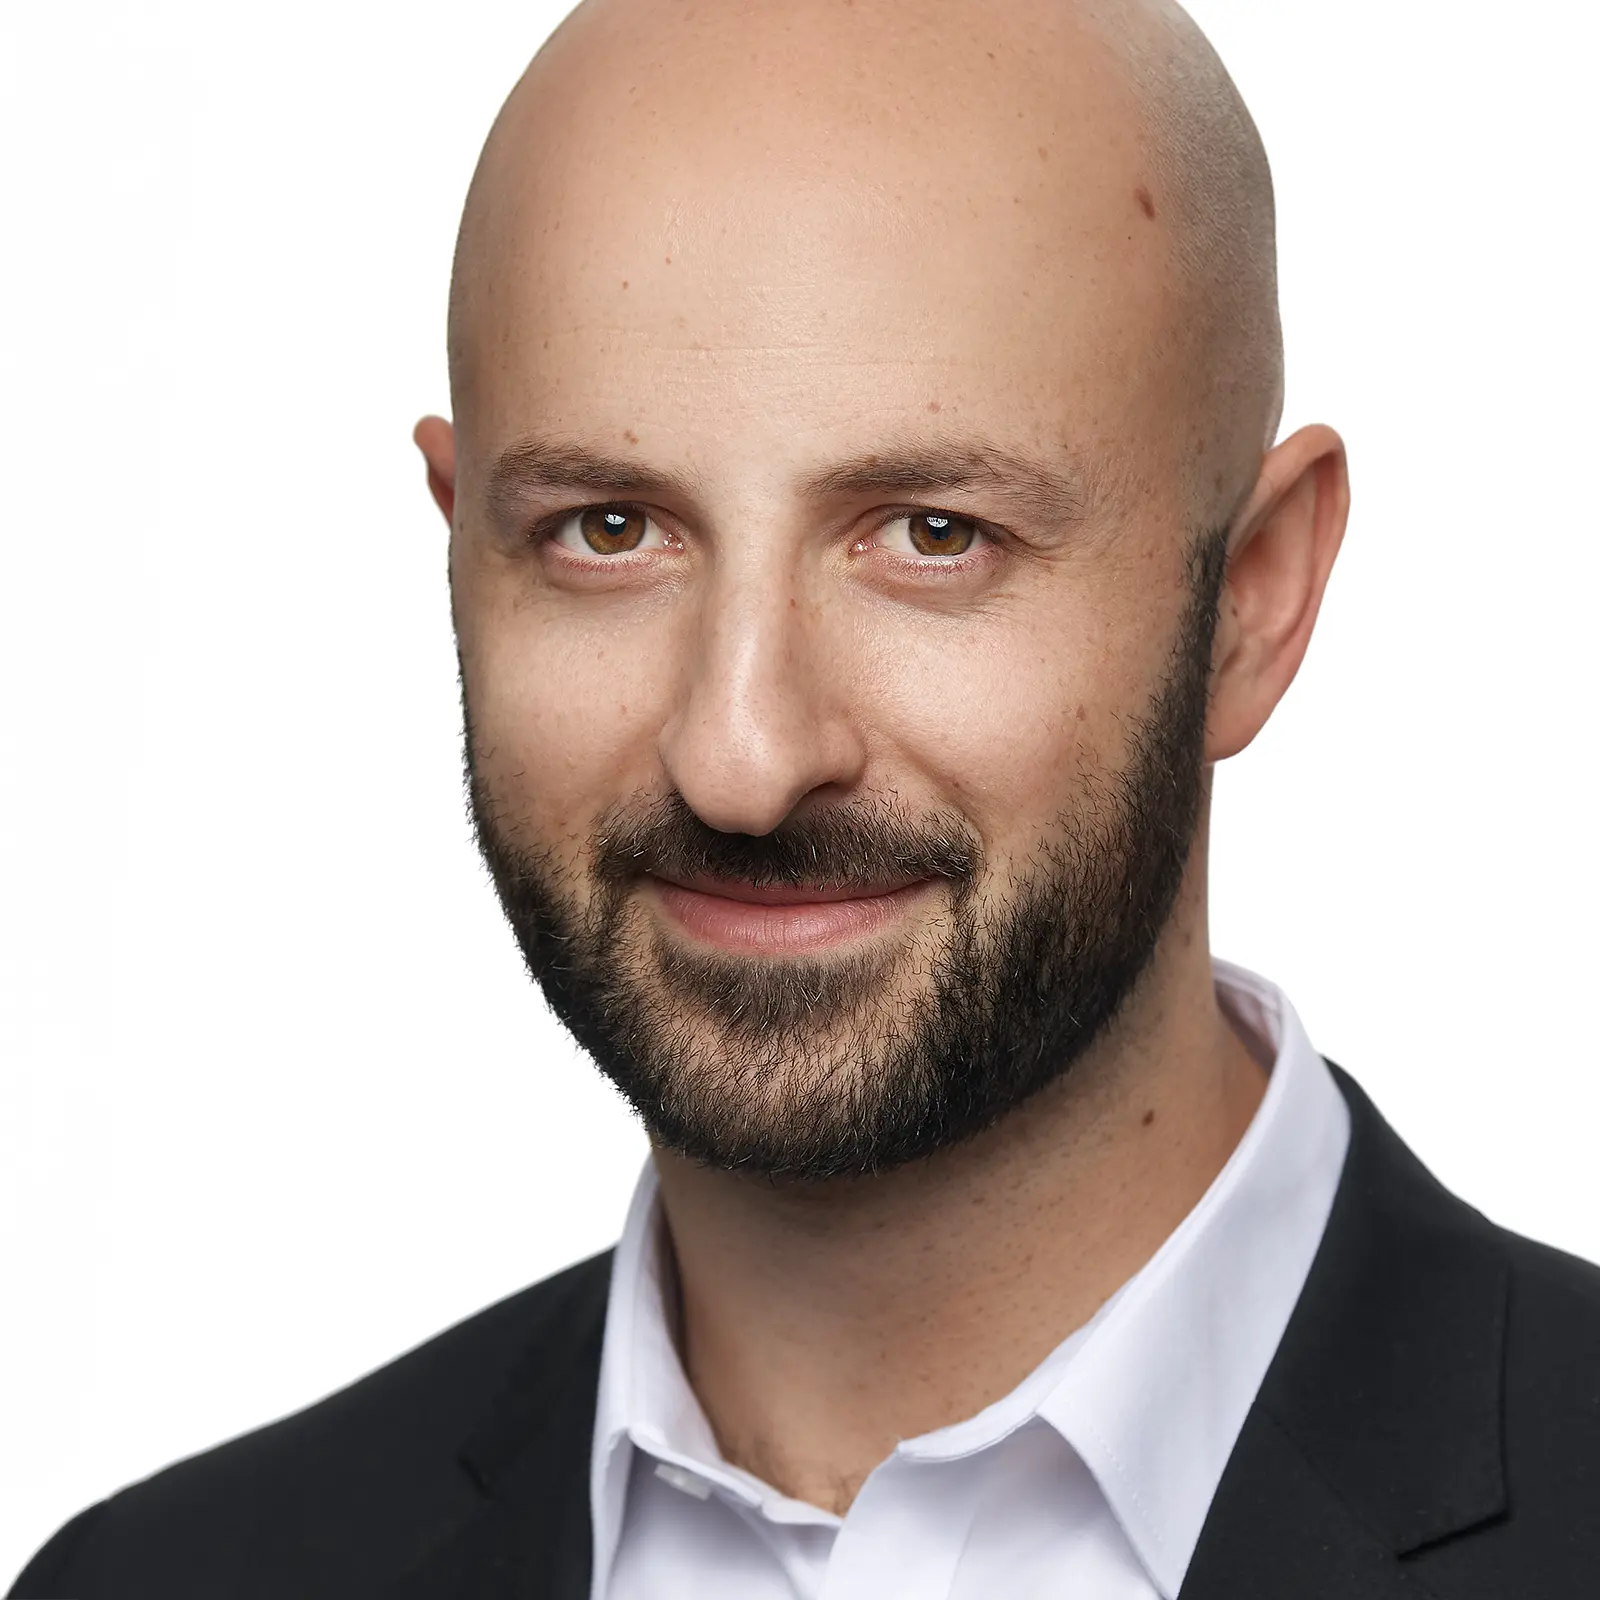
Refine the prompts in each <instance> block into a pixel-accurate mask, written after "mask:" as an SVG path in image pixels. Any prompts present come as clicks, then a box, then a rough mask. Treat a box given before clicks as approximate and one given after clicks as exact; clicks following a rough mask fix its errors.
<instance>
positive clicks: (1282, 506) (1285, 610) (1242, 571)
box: [1205, 425, 1350, 762]
mask: <svg viewBox="0 0 1600 1600" xmlns="http://www.w3.org/2000/svg"><path fill="white" fill-rule="evenodd" d="M1349 515H1350V475H1349V469H1348V466H1347V464H1346V461H1345V450H1344V441H1343V440H1342V439H1341V438H1340V437H1339V435H1338V434H1337V433H1335V432H1334V431H1333V429H1332V428H1326V427H1322V426H1321V425H1317V426H1314V427H1309V428H1302V429H1301V430H1300V431H1299V432H1298V433H1296V434H1292V435H1291V436H1290V437H1289V438H1287V439H1285V440H1284V441H1283V443H1282V444H1279V445H1277V446H1276V447H1275V448H1273V449H1272V450H1271V451H1269V452H1268V454H1267V456H1266V459H1265V460H1264V461H1263V462H1262V463H1261V475H1260V477H1259V479H1258V480H1257V482H1256V486H1255V489H1254V490H1253V491H1252V492H1251V495H1250V499H1249V500H1248V501H1247V502H1246V504H1245V507H1244V510H1243V511H1242V512H1240V514H1239V516H1238V518H1236V519H1235V522H1234V527H1233V532H1232V535H1231V536H1230V538H1229V541H1228V544H1229V551H1228V574H1227V579H1226V581H1225V583H1224V585H1223V591H1222V597H1221V604H1220V608H1219V611H1218V616H1217V633H1216V643H1215V646H1214V647H1213V651H1212V679H1211V704H1210V709H1209V711H1208V712H1207V716H1206V755H1205V759H1206V760H1207V761H1208V762H1211V761H1222V760H1225V759H1226V758H1227V757H1228V756H1231V755H1236V754H1237V753H1238V752H1239V751H1241V750H1243V749H1244V747H1245V746H1246V745H1247V744H1249V743H1250V741H1251V740H1252V739H1253V738H1255V736H1256V735H1257V734H1258V733H1259V732H1260V731H1261V729H1262V728H1263V727H1264V726H1265V725H1266V721H1267V718H1268V717H1269V716H1271V714H1272V710H1273V707H1274V706H1276V705H1277V703H1278V701H1279V700H1280V699H1281V698H1282V697H1283V692H1284V690H1286V689H1287V688H1288V687H1289V685H1290V683H1292V682H1293V681H1294V675H1295V673H1296V672H1298V671H1299V670H1300V663H1301V661H1302V660H1304V659H1305V653H1306V646H1307V645H1308V644H1309V643H1310V642H1311V629H1312V627H1313V626H1314V625H1315V623H1316V620H1317V609H1318V607H1319V606H1321V604H1322V592H1323V590H1324V589H1325V588H1326V587H1327V583H1328V574H1329V573H1330V572H1331V571H1332V570H1333V558H1334V557H1335V556H1336V555H1338V553H1339V544H1340V541H1341V540H1342V539H1343V538H1344V529H1345V523H1346V521H1347V520H1348V518H1349Z"/></svg>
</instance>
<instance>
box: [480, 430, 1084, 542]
mask: <svg viewBox="0 0 1600 1600" xmlns="http://www.w3.org/2000/svg"><path fill="white" fill-rule="evenodd" d="M700 488H701V480H700V479H699V478H698V476H697V475H695V474H693V473H686V472H677V471H667V470H663V469H661V468H657V467H649V466H645V465H644V464H643V463H641V462H638V461H635V460H631V459H629V458H628V457H626V456H616V455H608V454H606V453H605V452H603V451H599V450H593V449H590V448H589V447H588V446H586V445H581V444H575V443H568V442H563V441H560V440H553V439H546V438H540V437H532V438H527V439H523V440H521V441H519V442H518V443H516V444H513V445H511V446H509V447H508V448H507V449H506V450H504V451H502V452H501V454H500V455H499V456H498V457H497V458H496V460H495V462H494V465H493V466H492V467H491V468H490V469H489V477H488V486H487V491H486V492H487V498H488V502H489V508H490V510H491V512H493V513H494V514H495V515H497V516H498V517H500V518H501V519H502V520H508V521H509V520H514V519H515V517H516V514H517V510H518V502H519V498H520V496H522V495H524V494H527V493H529V492H531V491H536V490H541V489H543V490H549V489H567V490H577V491H581V492H583V493H586V494H593V495H595V496H597V497H598V498H600V499H607V498H613V499H622V498H628V497H633V496H661V495H667V496H672V497H675V498H678V499H682V500H691V499H694V498H696V497H697V493H698V491H699V490H700ZM973 489H980V490H983V491H985V492H987V493H988V494H990V495H991V496H993V497H994V498H996V499H997V500H1000V501H1003V502H1007V503H1009V504H1011V505H1012V506H1014V507H1015V508H1016V509H1017V510H1018V511H1019V512H1021V513H1022V515H1023V516H1024V517H1025V518H1027V519H1028V520H1030V521H1033V522H1035V523H1039V524H1044V525H1047V526H1054V525H1057V524H1061V523H1073V522H1079V521H1081V520H1082V519H1083V517H1084V515H1085V510H1086V505H1087V494H1086V490H1085V480H1084V475H1083V474H1081V473H1080V472H1077V471H1074V470H1072V469H1071V468H1069V467H1056V466H1053V465H1051V464H1049V463H1047V462H1045V461H1041V460H1037V459H1035V458H1033V457H1030V456H1024V455H1019V454H1018V453H1016V452H1014V451H1011V450H1005V449H1002V448H1000V447H998V446H996V445H993V444H988V443H984V442H974V441H972V440H970V439H963V440H962V441H960V442H959V443H955V442H953V443H951V444H950V445H941V444H939V443H937V442H934V443H916V444H907V445H903V446H887V447H885V448H883V449H879V450H873V451H868V452H865V453H863V454H861V455H859V456H855V457H851V458H849V459H847V460H844V461H840V462H837V463H835V464H834V465H833V466H830V467H826V468H823V469H822V470H820V471H818V472H815V473H812V474H810V475H809V476H808V477H806V478H805V479H804V480H803V481H802V482H801V484H800V493H801V495H802V496H803V497H804V498H805V499H807V500H811V501H821V500H830V499H842V498H847V497H854V496H861V495H868V494H888V495H894V496H896V497H906V498H910V497H913V496H927V495H938V494H943V493H951V492H957V491H963V490H973Z"/></svg>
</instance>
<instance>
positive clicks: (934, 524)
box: [906, 511, 977, 556]
mask: <svg viewBox="0 0 1600 1600" xmlns="http://www.w3.org/2000/svg"><path fill="white" fill-rule="evenodd" d="M906 521H907V523H908V524H909V532H910V536H911V544H912V548H913V549H915V550H916V551H917V552H918V553H919V554H920V555H925V556H960V555H965V554H966V553H967V551H968V550H969V549H971V548H972V541H973V539H974V537H976V534H977V529H976V528H974V527H973V525H972V524H971V523H970V522H968V521H967V519H966V518H965V517H953V516H951V515H950V514H949V513H948V512H945V511H918V512H914V513H913V514H912V515H911V516H909V517H908V518H907V519H906Z"/></svg>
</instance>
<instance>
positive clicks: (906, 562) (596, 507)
mask: <svg viewBox="0 0 1600 1600" xmlns="http://www.w3.org/2000/svg"><path fill="white" fill-rule="evenodd" d="M586 511H622V512H633V513H637V514H638V515H640V516H643V517H644V518H646V520H647V521H650V522H653V523H654V524H655V526H656V527H657V528H658V529H660V531H661V532H662V534H663V536H664V538H665V540H666V543H667V548H669V549H671V548H678V549H681V548H682V544H683V541H682V540H681V538H679V537H678V536H677V535H675V534H673V533H672V532H671V531H670V530H668V529H666V528H663V527H662V526H661V522H660V520H659V518H657V517H656V516H655V515H654V513H652V512H651V510H650V508H649V507H648V506H643V505H639V504H637V503H636V502H633V501H624V500H604V501H594V502H591V503H589V504H585V505H580V506H569V507H568V508H567V509H566V510H564V511H558V512H556V513H554V514H553V515H551V516H548V517H545V518H543V519H542V520H541V521H539V522H537V523H535V524H534V526H533V527H532V528H531V529H530V530H529V532H528V542H529V544H533V545H549V546H551V547H552V548H554V549H557V550H560V547H559V546H558V545H556V542H555V541H556V536H557V535H558V534H559V533H560V532H561V530H562V529H563V528H564V527H565V526H566V525H567V524H568V523H569V522H571V521H572V519H573V518H574V517H580V516H582V515H583V513H584V512H586ZM917 516H927V517H949V518H951V519H953V520H954V521H956V522H962V523H966V524H967V525H969V526H970V527H971V528H972V529H973V531H974V532H975V533H976V534H977V536H978V541H979V542H978V543H977V544H975V546H974V547H973V548H971V549H969V550H964V551H962V552H961V554H960V555H955V556H945V557H939V556H924V557H922V558H920V559H918V558H916V557H912V556H904V555H900V554H898V553H896V552H890V551H885V552H884V553H885V554H886V555H889V556H890V558H891V559H892V560H893V561H894V562H895V563H896V564H897V565H898V566H900V567H901V568H902V569H904V568H910V569H911V570H912V571H913V572H916V573H919V574H927V575H930V576H931V575H933V574H936V573H937V574H941V575H943V574H956V573H962V572H967V571H970V570H971V568H973V567H974V566H977V565H979V564H980V563H981V562H983V561H984V560H986V559H989V558H990V557H991V556H992V553H993V552H994V551H995V550H996V549H997V547H998V545H999V542H1000V540H999V531H998V530H997V529H996V528H994V527H993V526H992V525H991V524H990V523H987V522H984V521H983V520H982V519H981V518H978V517H971V516H967V515H965V514H964V513H962V512H959V511H947V510H944V509H943V508H942V507H939V506H897V507H895V508H894V509H893V510H891V511H890V512H889V513H888V514H887V515H886V516H884V517H883V518H882V520H881V521H879V522H878V524H877V526H876V527H875V528H874V529H873V531H872V533H870V534H867V535H865V536H864V537H862V538H860V539H856V540H854V541H853V542H852V543H851V546H850V548H851V551H852V553H856V552H859V553H861V554H867V553H869V552H871V551H873V550H883V547H882V546H881V545H875V544H873V543H872V542H871V541H872V540H873V539H874V538H876V537H877V536H878V535H879V534H881V533H882V532H883V530H884V529H885V528H887V527H890V526H892V525H893V524H894V523H896V522H898V521H899V520H900V519H901V518H903V517H917ZM659 553H660V551H659V549H656V550H629V551H622V552H619V553H618V554H616V555H611V556H605V555H600V554H599V553H598V552H597V553H595V554H593V555H588V556H581V555H577V554H575V553H572V552H569V551H564V550H561V551H560V557H559V558H560V559H563V560H566V561H569V562H571V563H572V564H573V565H574V566H579V567H590V568H599V567H618V566H630V565H632V564H633V562H634V561H635V560H638V559H642V558H643V557H646V556H652V555H657V554H659Z"/></svg>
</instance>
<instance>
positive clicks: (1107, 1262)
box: [656, 852, 1265, 1512]
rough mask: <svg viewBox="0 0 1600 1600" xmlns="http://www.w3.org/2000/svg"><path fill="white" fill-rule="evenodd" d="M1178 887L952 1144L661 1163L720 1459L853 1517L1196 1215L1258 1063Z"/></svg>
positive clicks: (1260, 1081) (1243, 1113)
mask: <svg viewBox="0 0 1600 1600" xmlns="http://www.w3.org/2000/svg"><path fill="white" fill-rule="evenodd" d="M1198 853H1199V852H1197V854H1198ZM1186 888H1188V889H1189V890H1190V892H1189V893H1188V894H1185V895H1183V896H1181V897H1180V905H1179V907H1178V908H1176V910H1175V913H1174V917H1173V919H1172V921H1171V923H1169V925H1168V928H1167V933H1166V935H1165V936H1164V937H1163V940H1162V943H1161V946H1160V947H1159V948H1158V951H1157V953H1156V957H1155V959H1154V961H1153V962H1152V964H1151V967H1150V968H1149V969H1148V970H1147V972H1146V974H1145V976H1144V978H1143V979H1142V980H1141V982H1140V985H1139V987H1138V990H1137V993H1136V995H1135V996H1133V997H1130V998H1131V1000H1132V1002H1133V1003H1131V1004H1130V1005H1129V1006H1127V1007H1125V1008H1124V1011H1123V1012H1122V1013H1121V1014H1120V1015H1119V1018H1118V1020H1117V1022H1116V1023H1115V1024H1114V1026H1113V1027H1112V1028H1111V1029H1108V1030H1107V1033H1106V1035H1105V1036H1104V1037H1103V1038H1102V1039H1100V1040H1098V1041H1096V1044H1095V1045H1094V1046H1093V1047H1092V1048H1091V1049H1090V1050H1089V1051H1088V1052H1086V1053H1085V1055H1084V1056H1083V1057H1082V1058H1081V1059H1080V1060H1079V1061H1078V1062H1077V1063H1075V1064H1074V1066H1073V1068H1072V1069H1071V1071H1070V1072H1069V1073H1068V1074H1067V1075H1066V1076H1065V1077H1064V1078H1063V1079H1062V1081H1061V1082H1059V1083H1057V1084H1055V1085H1053V1086H1052V1087H1051V1088H1049V1089H1047V1090H1046V1091H1044V1092H1043V1093H1041V1094H1039V1095H1037V1096H1036V1097H1035V1098H1034V1099H1033V1100H1031V1101H1029V1102H1028V1103H1027V1104H1026V1105H1024V1106H1022V1107H1021V1108H1019V1109H1018V1110H1017V1111H1015V1112H1013V1113H1012V1114H1010V1115H1009V1116H1008V1117H1007V1118H1005V1119H1004V1121H1003V1122H1002V1123H1001V1124H999V1125H998V1126H997V1127H995V1128H993V1129H991V1130H989V1131H988V1132H987V1133H985V1134H983V1135H981V1136H979V1137H978V1138H976V1139H973V1140H970V1141H968V1142H967V1143H965V1144H963V1145H961V1146H959V1147H958V1148H956V1149H952V1150H948V1151H943V1152H940V1153H939V1154H938V1155H937V1156H935V1157H932V1158H930V1159H928V1160H926V1161H922V1162H917V1163H912V1164H910V1165H908V1166H906V1167H904V1168H901V1169H898V1170H896V1171H894V1172H891V1173H887V1174H884V1175H881V1176H877V1177H873V1178H867V1179H852V1180H841V1181H835V1182H830V1183H826V1184H813V1185H804V1186H802V1185H792V1186H781V1185H774V1184H770V1183H766V1182H764V1181H762V1180H759V1179H752V1178H749V1177H745V1176H740V1175H737V1174H732V1173H727V1172H716V1171H710V1170H707V1169H705V1168H702V1167H697V1166H694V1165H692V1164H690V1163H688V1162H685V1161H683V1160H681V1159H679V1158H677V1157H674V1156H672V1155H670V1154H668V1153H666V1152H662V1151H658V1152H657V1154H656V1165H657V1170H658V1173H659V1176H660V1182H661V1199H662V1205H663V1208H664V1211H665V1215H666V1219H667V1225H668V1233H669V1235H670V1239H671V1243H672V1250H673V1255H674V1258H675V1261H676V1266H677V1276H678V1284H679V1293H680V1316H681V1321H680V1327H679V1331H680V1338H681V1353H682V1355H683V1359H684V1366H685V1369H686V1371H687V1374H688V1377H689V1382H690V1384H691V1385H692V1387H693V1388H694V1391H695V1393H696V1395H697V1396H698V1397H699V1399H700V1403H701V1405H702V1406H703V1407H704V1409H705V1412H706V1416H707V1418H708V1420H709V1421H710V1423H711V1426H712V1429H713V1431H714V1432H715V1434H716V1437H717V1440H718V1443H719V1444H720V1445H721V1447H722V1450H723V1453H724V1454H725V1455H726V1457H727V1458H728V1459H729V1460H730V1461H732V1462H734V1463H735V1464H737V1465H739V1466H742V1467H744V1468H745V1469H746V1470H748V1471H750V1472H753V1473H755V1474H756V1475H757V1476H758V1477H760V1478H762V1479H763V1480H764V1481H766V1482H768V1483H770V1484H772V1485H773V1486H774V1487H775V1488H778V1489H780V1490H782V1491H783V1492H784V1493H786V1494H788V1495H791V1496H792V1497H794V1498H796V1499H800V1500H806V1501H809V1502H811V1503H813V1504H816V1505H821V1506H825V1507H828V1508H830V1509H833V1510H837V1511H841V1512H842V1511H843V1510H844V1509H845V1507H847V1506H848V1505H849V1503H850V1501H851V1500H852V1499H853V1498H854V1495H855V1493H856V1490H857V1489H858V1488H859V1486H860V1484H861V1482H862V1480H863V1479H864V1478H865V1477H866V1475H867V1474H868V1473H869V1472H870V1471H871V1470H872V1469H873V1468H874V1467H875V1466H876V1465H877V1464H878V1463H879V1462H880V1461H882V1460H883V1459H884V1458H885V1457H886V1456H887V1455H889V1454H890V1452H891V1451H892V1450H893V1449H894V1447H895V1445H896V1444H897V1443H898V1442H899V1441H900V1440H902V1439H907V1438H913V1437H916V1436H917V1435H919V1434H923V1433H927V1432H929V1431H931V1430H932V1429H935V1428H939V1427H944V1426H947V1425H948V1424H950V1423H953V1422H958V1421H961V1420H962V1419H964V1418H966V1417H969V1416H972V1415H973V1414H975V1413H976V1412H978V1411H980V1410H982V1409H983V1408H984V1407H985V1406H986V1405H989V1404H991V1403H992V1402H994V1401H995V1400H998V1399H1000V1398H1001V1397H1002V1396H1003V1395H1005V1394H1006V1393H1008V1392H1009V1391H1010V1390H1011V1389H1012V1388H1014V1387H1015V1386H1016V1385H1017V1384H1018V1383H1019V1382H1020V1381H1021V1380H1022V1379H1023V1378H1024V1377H1026V1376H1027V1374H1028V1373H1029V1372H1030V1371H1032V1369H1033V1368H1034V1367H1036V1366H1037V1365H1038V1364H1039V1362H1040V1361H1042V1360H1043V1359H1044V1357H1045V1356H1046V1355H1048V1354H1049V1352H1050V1351H1051V1350H1052V1349H1054V1348H1055V1346H1056V1345H1058V1344H1059V1343H1060V1342H1061V1341H1062V1340H1063V1339H1064V1338H1066V1337H1067V1336H1068V1335H1069V1334H1070V1333H1071V1332H1072V1331H1073V1330H1074V1329H1076V1328H1078V1327H1080V1326H1081V1325H1082V1324H1083V1323H1084V1322H1086V1321H1088V1320H1089V1318H1090V1317H1092V1316H1093V1315H1094V1313H1095V1311H1096V1310H1097V1309H1098V1308H1099V1307H1100V1306H1101V1305H1102V1304H1103V1303H1104V1302H1105V1301H1106V1300H1107V1299H1108V1298H1109V1297H1110V1296H1111V1295H1112V1294H1113V1293H1114V1292H1115V1291H1116V1290H1117V1289H1118V1288H1119V1287H1120V1286H1121V1285H1122V1284H1123V1283H1124V1282H1126V1280H1127V1279H1128V1278H1129V1277H1131V1276H1132V1275H1133V1274H1134V1273H1135V1272H1137V1271H1138V1269H1139V1268H1140V1267H1141V1266H1142V1265H1143V1264H1144V1263H1145V1262H1146V1261H1148V1260H1149V1258H1150V1257H1151V1256H1152V1255H1153V1254H1154V1253H1155V1251H1156V1250H1157V1248H1158V1247H1159V1246H1160V1245H1161V1243H1162V1241H1163V1240H1164V1239H1165V1238H1166V1237H1167V1235H1168V1234H1169V1233H1171V1232H1172V1230H1173V1229H1174V1228H1175V1227H1176V1226H1177V1224H1178V1223H1179V1222H1180V1221H1181V1220H1182V1219H1183V1217H1184V1216H1185V1215H1186V1214H1187V1213H1188V1212H1189V1211H1190V1210H1191V1209H1192V1208H1193V1206H1194V1205H1195V1203H1196V1202H1197V1201H1198V1200H1199V1199H1200V1197H1201V1195H1202V1194H1204V1192H1205V1190H1206V1189H1207V1187H1208V1186H1209V1185H1210V1183H1211V1181H1212V1179H1213V1178H1214V1177H1215V1176H1216V1175H1217V1173H1218V1172H1219V1171H1220V1170H1221V1168H1222V1166H1223V1165H1224V1163H1225V1162H1226V1161H1227V1159H1228V1157H1229V1155H1230V1154H1231V1153H1232V1151H1233V1148H1234V1146H1235V1145H1236V1144H1237V1143H1238V1141H1239V1138H1240V1137H1241V1135H1242V1134H1243V1132H1244V1130H1245V1128H1246V1127H1247V1126H1248V1125H1249V1121H1250V1118H1251V1117H1252V1116H1253V1115H1254V1113H1255V1109H1256V1106H1257V1105H1258V1104H1259V1102H1260V1098H1261V1095H1262V1092H1263V1090H1264V1088H1265V1074H1264V1072H1263V1070H1262V1067H1261V1065H1260V1064H1259V1063H1257V1062H1256V1061H1255V1059H1254V1058H1253V1056H1252V1055H1251V1054H1250V1052H1249V1050H1248V1049H1247V1048H1246V1047H1245V1045H1244V1044H1243V1042H1242V1041H1241V1040H1240V1039H1239V1037H1238V1036H1237V1035H1236V1034H1235V1033H1234V1031H1233V1029H1232V1027H1231V1026H1230V1024H1229V1023H1228V1021H1227V1019H1226V1018H1225V1016H1224V1015H1223V1013H1222V1011H1221V1009H1220V1008H1219V1006H1218V1004H1217V1000H1216V995H1215V991H1214V988H1213V984H1212V977H1211V964H1210V956H1209V952H1208V950H1207V947H1206V939H1205V937H1204V906H1203V898H1201V899H1200V900H1199V906H1198V913H1199V914H1198V934H1197V933H1196V929H1195V926H1194V923H1195V909H1196V908H1195V900H1196V894H1195V890H1194V886H1188V885H1186ZM1185 902H1187V904H1186V903H1185ZM1186 924H1187V926H1186Z"/></svg>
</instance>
